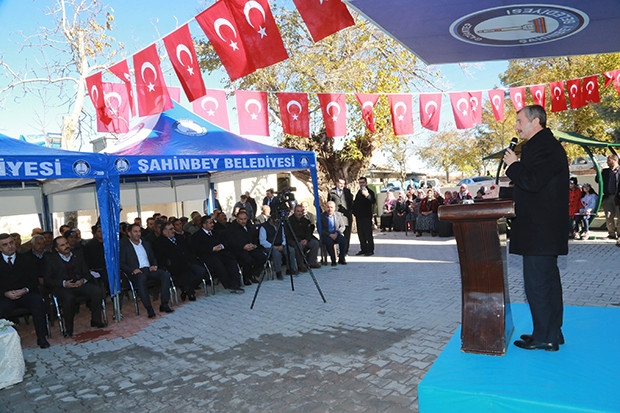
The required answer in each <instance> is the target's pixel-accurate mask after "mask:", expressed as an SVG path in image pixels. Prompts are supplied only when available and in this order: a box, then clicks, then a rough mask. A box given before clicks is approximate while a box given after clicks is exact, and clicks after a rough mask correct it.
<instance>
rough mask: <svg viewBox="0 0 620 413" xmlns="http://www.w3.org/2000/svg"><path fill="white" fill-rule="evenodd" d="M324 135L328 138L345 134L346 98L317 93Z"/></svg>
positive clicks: (334, 94) (340, 95) (333, 94)
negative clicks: (323, 123)
mask: <svg viewBox="0 0 620 413" xmlns="http://www.w3.org/2000/svg"><path fill="white" fill-rule="evenodd" d="M317 96H318V98H319V103H320V104H321V111H322V112H323V121H324V122H325V134H326V135H327V136H328V137H330V138H335V137H336V136H345V135H346V134H347V97H346V95H345V94H341V93H318V94H317Z"/></svg>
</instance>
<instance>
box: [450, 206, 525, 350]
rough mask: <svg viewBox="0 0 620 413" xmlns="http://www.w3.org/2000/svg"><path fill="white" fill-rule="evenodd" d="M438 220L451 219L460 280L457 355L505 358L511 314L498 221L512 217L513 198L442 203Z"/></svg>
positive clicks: (504, 257) (502, 243)
mask: <svg viewBox="0 0 620 413" xmlns="http://www.w3.org/2000/svg"><path fill="white" fill-rule="evenodd" d="M438 216H439V219H440V220H442V221H450V222H452V224H453V228H454V237H455V238H456V245H457V249H458V252H459V261H460V265H461V282H462V300H463V302H462V310H461V311H462V326H461V351H464V352H466V353H479V354H489V355H504V354H505V353H506V347H507V345H508V342H509V341H510V336H511V335H512V330H513V329H514V326H513V323H512V314H511V312H510V298H509V296H508V280H507V267H506V236H505V235H501V237H500V233H499V231H498V223H497V221H498V219H499V218H502V217H514V216H515V214H514V204H513V202H512V201H511V200H494V199H493V200H482V201H479V202H475V203H473V204H461V205H442V206H440V207H439V212H438Z"/></svg>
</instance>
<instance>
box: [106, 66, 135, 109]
mask: <svg viewBox="0 0 620 413" xmlns="http://www.w3.org/2000/svg"><path fill="white" fill-rule="evenodd" d="M108 70H109V71H110V72H112V73H113V74H114V75H115V76H116V77H118V78H119V79H120V80H122V81H123V83H125V88H126V89H127V96H129V110H131V114H132V115H134V116H135V115H137V114H138V111H137V110H136V101H135V99H134V94H133V87H132V85H131V75H130V74H129V65H128V64H127V59H125V60H121V61H120V62H118V63H116V64H115V65H113V66H110V67H108Z"/></svg>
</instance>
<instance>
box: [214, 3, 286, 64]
mask: <svg viewBox="0 0 620 413" xmlns="http://www.w3.org/2000/svg"><path fill="white" fill-rule="evenodd" d="M223 3H226V4H227V5H228V9H229V10H230V12H231V13H232V15H233V18H234V19H235V21H236V22H237V27H238V28H239V34H240V36H241V38H242V39H243V43H244V44H245V47H246V50H248V51H250V54H249V57H250V58H251V59H252V62H253V63H254V67H255V68H256V69H260V68H262V67H267V66H271V65H273V64H276V63H278V62H281V61H282V60H286V59H288V53H287V52H286V49H285V48H284V42H283V41H282V36H281V35H280V30H279V29H278V26H277V24H276V20H275V19H274V18H273V14H271V9H270V8H269V3H268V2H267V0H223ZM216 4H217V3H216Z"/></svg>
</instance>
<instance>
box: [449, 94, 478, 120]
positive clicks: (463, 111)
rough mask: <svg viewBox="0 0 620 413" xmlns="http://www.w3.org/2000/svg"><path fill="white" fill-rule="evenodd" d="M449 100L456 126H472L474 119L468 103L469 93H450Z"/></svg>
mask: <svg viewBox="0 0 620 413" xmlns="http://www.w3.org/2000/svg"><path fill="white" fill-rule="evenodd" d="M450 102H451V103H452V113H454V123H456V128H457V129H469V128H472V127H473V126H474V119H473V116H472V111H471V107H470V103H469V93H468V92H455V93H450Z"/></svg>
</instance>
